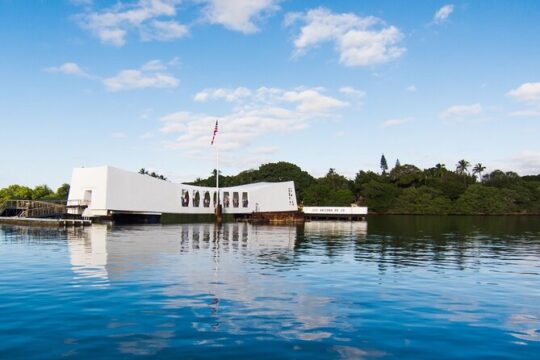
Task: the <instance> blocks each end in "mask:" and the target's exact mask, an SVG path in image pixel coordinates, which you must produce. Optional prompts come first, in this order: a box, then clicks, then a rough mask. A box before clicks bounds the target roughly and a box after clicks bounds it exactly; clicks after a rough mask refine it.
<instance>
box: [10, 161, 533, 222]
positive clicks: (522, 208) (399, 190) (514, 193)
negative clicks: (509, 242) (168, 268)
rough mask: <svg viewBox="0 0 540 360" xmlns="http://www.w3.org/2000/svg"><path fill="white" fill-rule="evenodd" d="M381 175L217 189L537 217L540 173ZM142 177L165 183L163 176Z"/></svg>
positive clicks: (266, 167) (209, 181)
mask: <svg viewBox="0 0 540 360" xmlns="http://www.w3.org/2000/svg"><path fill="white" fill-rule="evenodd" d="M380 164H381V171H380V172H379V173H377V172H373V171H363V170H360V171H359V172H357V173H356V176H355V178H354V179H348V178H346V177H345V176H343V175H341V174H339V173H337V172H336V171H335V169H332V168H331V169H329V170H328V172H327V174H326V175H325V176H323V177H320V178H315V177H313V176H312V175H310V174H309V173H308V172H307V171H304V170H302V169H301V168H300V167H299V166H297V165H295V164H292V163H289V162H283V161H281V162H275V163H268V164H263V165H261V166H260V167H259V168H257V169H250V170H245V171H241V172H240V173H238V174H236V175H229V176H223V175H221V174H220V175H219V183H220V185H221V186H236V185H243V184H248V183H253V182H264V181H266V182H277V181H294V182H295V187H296V197H297V200H298V204H302V205H306V206H350V205H351V204H355V205H358V206H367V207H368V208H369V213H370V214H396V215H540V174H539V175H528V176H519V175H518V174H517V173H515V172H511V171H508V172H504V171H501V170H494V171H492V172H490V173H487V174H483V172H484V171H485V167H484V166H483V165H482V164H476V165H474V166H471V164H470V163H469V162H468V161H466V160H460V161H459V162H458V163H457V165H456V167H455V169H454V170H450V169H448V168H447V167H446V166H445V165H444V164H436V165H435V166H433V167H431V168H427V169H423V170H422V169H420V168H418V167H416V166H415V165H410V164H404V165H401V164H400V162H399V160H397V161H396V164H395V166H394V167H393V168H392V169H389V167H388V164H387V161H386V158H385V157H384V155H383V156H382V157H381V161H380ZM139 172H140V173H141V174H145V175H148V176H152V177H156V178H159V179H161V180H163V181H167V178H166V177H164V176H163V175H159V174H156V173H154V172H152V173H149V172H148V171H146V170H145V169H141V170H140V171H139ZM215 176H216V170H214V171H213V172H212V174H211V175H210V176H209V177H208V178H206V179H202V178H198V179H196V180H195V181H193V182H191V183H189V184H193V185H200V186H210V187H212V186H215V183H216V181H215ZM68 193H69V185H68V184H63V185H61V186H60V187H59V188H58V189H57V190H56V191H53V190H51V189H50V188H49V187H48V186H47V185H38V186H36V187H34V188H29V187H27V186H21V185H10V186H8V187H6V188H3V189H0V203H2V202H4V201H6V200H15V199H20V200H44V201H51V200H56V201H65V200H67V196H68Z"/></svg>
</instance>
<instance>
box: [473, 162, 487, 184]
mask: <svg viewBox="0 0 540 360" xmlns="http://www.w3.org/2000/svg"><path fill="white" fill-rule="evenodd" d="M484 170H486V167H485V166H484V165H482V163H478V164H476V165H474V167H473V169H472V173H473V175H476V174H478V178H479V179H480V182H482V173H483V172H484Z"/></svg>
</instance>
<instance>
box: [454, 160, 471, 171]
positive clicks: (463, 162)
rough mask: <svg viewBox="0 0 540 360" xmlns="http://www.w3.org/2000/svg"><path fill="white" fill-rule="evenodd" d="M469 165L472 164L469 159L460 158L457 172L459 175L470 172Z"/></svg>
mask: <svg viewBox="0 0 540 360" xmlns="http://www.w3.org/2000/svg"><path fill="white" fill-rule="evenodd" d="M469 166H471V163H470V162H468V161H467V160H465V159H463V160H459V161H458V163H457V165H456V173H458V174H459V175H465V174H468V173H469V170H468V169H469Z"/></svg>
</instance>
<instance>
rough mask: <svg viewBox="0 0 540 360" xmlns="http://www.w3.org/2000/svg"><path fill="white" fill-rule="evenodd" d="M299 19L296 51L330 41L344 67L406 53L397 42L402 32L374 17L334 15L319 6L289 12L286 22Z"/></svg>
mask: <svg viewBox="0 0 540 360" xmlns="http://www.w3.org/2000/svg"><path fill="white" fill-rule="evenodd" d="M298 21H300V22H302V23H303V26H302V28H301V29H300V34H298V36H297V37H296V39H295V40H294V45H295V48H296V54H297V55H300V54H303V53H304V52H306V51H307V50H308V49H310V48H312V47H314V46H316V45H319V44H322V43H326V42H333V43H334V44H335V47H336V50H337V51H338V52H339V54H340V60H339V61H340V63H342V64H344V65H345V66H369V65H375V64H381V63H386V62H390V61H393V60H396V59H397V58H399V57H400V56H401V55H403V54H404V53H405V48H404V47H402V46H401V45H400V42H401V39H402V38H403V34H402V33H401V31H400V30H399V29H398V28H396V27H395V26H388V25H386V24H385V23H384V22H383V21H382V20H380V19H378V18H376V17H373V16H368V17H361V16H358V15H356V14H353V13H342V14H335V13H332V12H331V11H330V10H328V9H326V8H323V7H320V8H317V9H312V10H309V11H307V12H306V13H303V14H300V13H293V14H292V15H291V14H289V15H288V16H287V17H286V19H285V25H287V26H291V25H293V24H294V23H296V22H298Z"/></svg>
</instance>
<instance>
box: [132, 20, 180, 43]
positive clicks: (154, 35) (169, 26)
mask: <svg viewBox="0 0 540 360" xmlns="http://www.w3.org/2000/svg"><path fill="white" fill-rule="evenodd" d="M150 24H151V26H149V27H146V28H144V29H143V30H142V31H141V39H142V40H143V41H151V40H158V41H169V40H175V39H180V38H182V37H184V36H185V35H186V34H187V33H188V31H189V30H188V27H187V26H186V25H183V24H180V23H179V22H177V21H157V20H156V21H152V22H151V23H150Z"/></svg>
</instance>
